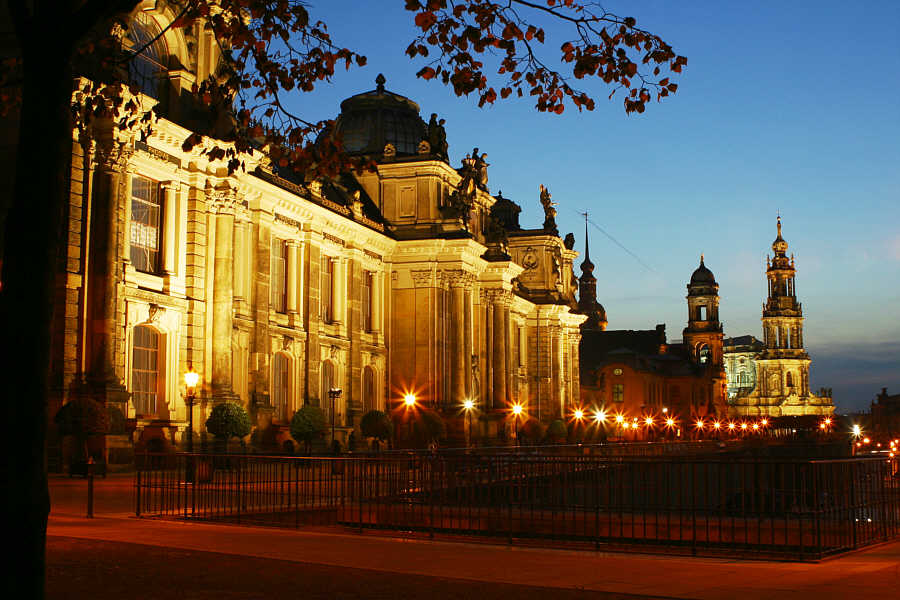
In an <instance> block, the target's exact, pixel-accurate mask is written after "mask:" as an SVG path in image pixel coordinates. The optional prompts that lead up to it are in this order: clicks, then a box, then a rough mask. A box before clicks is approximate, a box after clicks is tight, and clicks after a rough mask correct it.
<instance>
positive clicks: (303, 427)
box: [291, 404, 328, 452]
mask: <svg viewBox="0 0 900 600" xmlns="http://www.w3.org/2000/svg"><path fill="white" fill-rule="evenodd" d="M327 427H328V424H327V423H326V422H325V413H324V412H323V411H322V409H321V408H319V407H318V406H313V405H311V404H305V405H304V406H303V407H302V408H301V409H300V410H298V411H297V412H295V413H294V418H293V419H291V437H293V438H294V439H295V440H297V441H298V442H303V443H304V445H305V446H306V451H307V452H309V449H310V446H311V445H312V441H313V440H314V439H316V438H320V437H322V435H324V433H325V430H326V429H327Z"/></svg>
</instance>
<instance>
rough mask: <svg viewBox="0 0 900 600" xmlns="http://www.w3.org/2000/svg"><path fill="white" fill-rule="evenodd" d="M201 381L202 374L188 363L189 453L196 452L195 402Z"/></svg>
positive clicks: (186, 380) (185, 376) (186, 379)
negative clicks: (198, 384)
mask: <svg viewBox="0 0 900 600" xmlns="http://www.w3.org/2000/svg"><path fill="white" fill-rule="evenodd" d="M199 381H200V374H199V373H197V372H196V371H195V370H194V365H193V363H190V362H189V363H188V370H187V372H186V373H185V374H184V388H185V393H184V402H185V404H186V405H187V409H188V430H187V435H188V452H189V453H192V452H193V451H194V400H196V398H197V383H199Z"/></svg>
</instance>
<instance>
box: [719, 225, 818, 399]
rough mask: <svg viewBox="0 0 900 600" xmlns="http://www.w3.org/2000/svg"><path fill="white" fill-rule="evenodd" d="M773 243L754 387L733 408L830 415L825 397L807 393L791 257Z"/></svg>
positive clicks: (807, 362) (800, 313)
mask: <svg viewBox="0 0 900 600" xmlns="http://www.w3.org/2000/svg"><path fill="white" fill-rule="evenodd" d="M777 227H778V236H777V237H776V238H775V241H774V242H772V252H773V253H774V255H773V256H771V257H768V256H767V257H766V279H767V280H768V285H769V293H768V297H767V298H766V302H765V303H764V304H763V310H762V326H763V343H764V348H763V351H762V352H761V353H760V354H759V355H758V356H757V358H756V360H755V366H756V387H755V388H754V390H753V391H752V392H751V393H750V395H748V396H746V397H738V398H737V399H735V401H734V404H733V406H732V410H733V412H735V413H736V414H738V415H752V416H770V417H778V416H782V415H790V416H798V415H830V414H833V413H834V404H832V400H831V398H830V396H829V395H827V394H823V395H822V396H816V395H815V394H812V393H810V391H809V365H810V362H811V361H810V358H809V354H807V353H806V350H805V349H804V347H803V306H802V305H801V304H800V303H799V302H797V293H796V289H795V287H794V278H795V275H796V270H795V268H794V257H793V256H791V257H790V258H789V257H788V255H787V250H788V243H787V242H786V241H785V240H784V238H783V237H782V236H781V217H778V221H777Z"/></svg>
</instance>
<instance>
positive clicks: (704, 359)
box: [697, 344, 710, 365]
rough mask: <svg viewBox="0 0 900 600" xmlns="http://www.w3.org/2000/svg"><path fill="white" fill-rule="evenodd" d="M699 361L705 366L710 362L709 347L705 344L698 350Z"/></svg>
mask: <svg viewBox="0 0 900 600" xmlns="http://www.w3.org/2000/svg"><path fill="white" fill-rule="evenodd" d="M697 359H698V360H699V361H700V364H701V365H705V364H706V363H708V362H709V360H710V353H709V346H707V345H706V344H703V345H701V346H700V348H699V349H698V350H697Z"/></svg>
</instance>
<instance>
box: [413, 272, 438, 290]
mask: <svg viewBox="0 0 900 600" xmlns="http://www.w3.org/2000/svg"><path fill="white" fill-rule="evenodd" d="M410 275H411V276H412V280H413V284H415V286H416V287H433V286H434V272H433V271H432V270H431V269H421V270H414V271H411V272H410Z"/></svg>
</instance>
